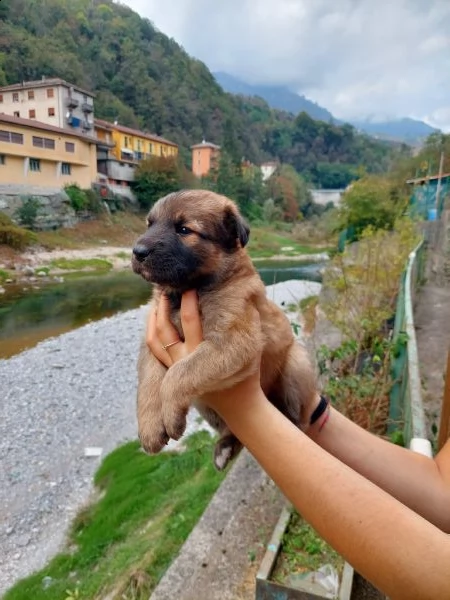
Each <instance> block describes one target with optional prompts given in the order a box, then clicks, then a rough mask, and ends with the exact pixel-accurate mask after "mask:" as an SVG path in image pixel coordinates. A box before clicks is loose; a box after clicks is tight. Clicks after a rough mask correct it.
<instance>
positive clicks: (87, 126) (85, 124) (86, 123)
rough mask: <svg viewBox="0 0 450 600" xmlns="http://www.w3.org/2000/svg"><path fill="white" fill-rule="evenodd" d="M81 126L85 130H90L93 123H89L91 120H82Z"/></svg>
mask: <svg viewBox="0 0 450 600" xmlns="http://www.w3.org/2000/svg"><path fill="white" fill-rule="evenodd" d="M81 127H82V128H83V129H84V130H86V131H89V129H92V123H89V121H81Z"/></svg>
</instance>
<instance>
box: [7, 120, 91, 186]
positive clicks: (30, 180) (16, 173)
mask: <svg viewBox="0 0 450 600" xmlns="http://www.w3.org/2000/svg"><path fill="white" fill-rule="evenodd" d="M97 144H98V142H97V141H96V140H95V139H94V138H93V137H88V136H86V135H82V134H77V133H75V132H71V131H69V130H67V129H62V128H60V127H54V126H52V125H48V124H46V123H40V122H38V121H34V120H29V119H22V118H17V117H12V116H10V115H5V114H2V113H0V184H21V185H28V186H39V187H46V188H59V189H61V188H63V187H64V186H65V185H66V184H71V183H76V184H78V185H79V186H80V187H82V188H89V187H91V185H92V183H94V182H95V180H96V176H97Z"/></svg>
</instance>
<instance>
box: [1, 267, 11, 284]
mask: <svg viewBox="0 0 450 600" xmlns="http://www.w3.org/2000/svg"><path fill="white" fill-rule="evenodd" d="M10 277H11V275H10V274H9V273H8V271H5V270H4V269H0V283H1V282H3V281H6V280H7V279H10Z"/></svg>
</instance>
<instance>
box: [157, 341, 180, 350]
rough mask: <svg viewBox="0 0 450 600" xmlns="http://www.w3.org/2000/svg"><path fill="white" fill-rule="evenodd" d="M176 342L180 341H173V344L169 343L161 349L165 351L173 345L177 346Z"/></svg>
mask: <svg viewBox="0 0 450 600" xmlns="http://www.w3.org/2000/svg"><path fill="white" fill-rule="evenodd" d="M178 342H181V340H175V341H174V342H170V344H165V345H164V346H162V349H163V350H167V348H170V346H175V344H178Z"/></svg>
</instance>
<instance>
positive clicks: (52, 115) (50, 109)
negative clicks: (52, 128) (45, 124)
mask: <svg viewBox="0 0 450 600" xmlns="http://www.w3.org/2000/svg"><path fill="white" fill-rule="evenodd" d="M48 116H49V117H54V116H55V109H54V108H53V106H50V107H49V109H48Z"/></svg>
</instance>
